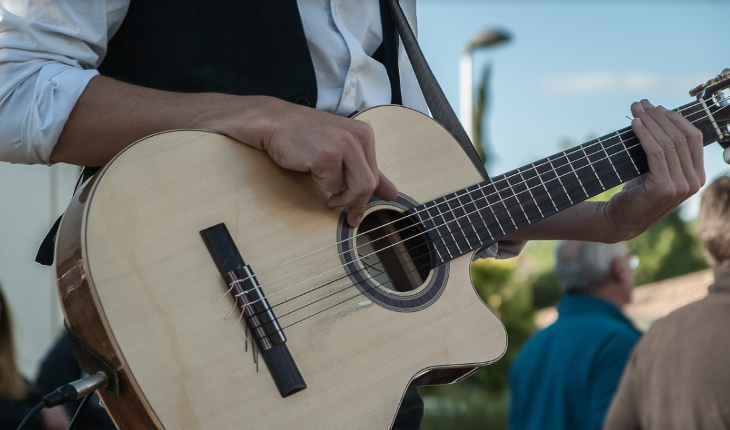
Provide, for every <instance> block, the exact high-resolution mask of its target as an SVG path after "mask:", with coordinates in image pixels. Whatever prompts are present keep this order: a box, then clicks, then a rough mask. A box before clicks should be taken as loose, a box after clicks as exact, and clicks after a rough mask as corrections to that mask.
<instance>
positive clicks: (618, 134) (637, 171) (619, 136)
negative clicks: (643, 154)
mask: <svg viewBox="0 0 730 430" xmlns="http://www.w3.org/2000/svg"><path fill="white" fill-rule="evenodd" d="M619 131H620V130H619ZM619 131H617V132H616V136H617V137H618V140H619V141H620V142H621V146H622V147H623V150H624V151H626V155H629V150H628V147H627V145H626V142H624V139H623V137H621V133H620V132H619ZM637 144H638V142H637ZM629 160H631V164H632V165H633V166H634V169H635V170H636V175H637V176H638V175H641V172H640V171H639V166H637V165H636V163H634V160H633V159H632V158H631V156H629Z"/></svg>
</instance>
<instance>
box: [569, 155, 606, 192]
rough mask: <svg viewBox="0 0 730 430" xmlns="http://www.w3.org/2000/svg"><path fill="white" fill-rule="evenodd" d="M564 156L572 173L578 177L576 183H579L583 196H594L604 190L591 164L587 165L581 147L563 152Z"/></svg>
mask: <svg viewBox="0 0 730 430" xmlns="http://www.w3.org/2000/svg"><path fill="white" fill-rule="evenodd" d="M565 157H566V158H567V159H568V162H569V163H570V166H571V167H572V170H573V173H574V174H575V175H576V176H577V177H578V183H579V184H580V187H581V190H582V191H583V194H584V195H585V198H588V197H592V196H595V195H596V194H600V193H601V192H602V191H604V190H605V189H604V188H603V185H602V184H601V182H600V179H599V178H598V175H597V174H596V173H595V172H594V171H593V169H592V168H591V166H589V164H588V158H587V157H586V156H585V153H584V151H583V150H582V149H581V148H574V149H570V150H568V151H567V152H566V153H565ZM577 197H580V196H577Z"/></svg>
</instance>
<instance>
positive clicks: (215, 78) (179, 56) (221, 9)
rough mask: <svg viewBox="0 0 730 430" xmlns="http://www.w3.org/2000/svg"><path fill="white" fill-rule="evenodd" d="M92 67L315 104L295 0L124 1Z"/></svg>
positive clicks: (184, 88) (162, 85)
mask: <svg viewBox="0 0 730 430" xmlns="http://www.w3.org/2000/svg"><path fill="white" fill-rule="evenodd" d="M99 71H100V72H101V74H102V75H105V76H109V77H111V78H115V79H118V80H121V81H124V82H128V83H131V84H135V85H141V86H144V87H149V88H155V89H159V90H166V91H177V92H219V93H227V94H235V95H254V94H255V95H270V96H274V97H277V98H280V99H283V100H287V101H290V102H298V103H301V104H306V105H309V106H313V107H314V106H316V103H317V81H316V78H315V75H314V66H313V65H312V59H311V56H310V54H309V48H308V46H307V41H306V38H305V36H304V29H303V27H302V22H301V19H300V18H299V9H298V7H297V2H296V0H265V1H245V0H238V1H230V0H205V1H196V0H192V1H186V0H140V1H131V2H130V6H129V11H128V12H127V16H126V17H125V19H124V22H123V23H122V25H121V27H120V28H119V30H118V31H117V33H116V34H115V35H114V37H112V39H111V41H110V42H109V46H108V52H107V55H106V57H105V58H104V61H103V62H102V64H101V66H100V67H99Z"/></svg>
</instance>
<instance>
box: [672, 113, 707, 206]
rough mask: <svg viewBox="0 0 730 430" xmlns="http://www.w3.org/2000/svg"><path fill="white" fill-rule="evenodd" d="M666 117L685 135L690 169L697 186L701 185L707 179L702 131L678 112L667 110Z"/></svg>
mask: <svg viewBox="0 0 730 430" xmlns="http://www.w3.org/2000/svg"><path fill="white" fill-rule="evenodd" d="M667 117H668V118H669V120H670V121H672V122H673V123H674V125H675V126H676V127H677V128H678V129H679V130H680V131H681V132H682V133H683V134H684V136H685V137H686V139H687V149H688V151H689V153H690V157H691V159H692V170H693V171H694V172H695V175H696V177H697V179H698V183H699V186H700V187H702V185H704V184H705V180H706V179H707V177H706V175H705V160H704V152H703V150H702V149H703V142H704V137H703V136H702V132H701V131H700V130H699V129H698V128H697V127H695V126H694V125H693V124H692V123H691V122H690V121H689V120H687V118H685V117H684V116H682V115H681V114H679V113H678V112H673V111H669V110H667ZM698 189H699V188H698ZM696 191H697V190H695V192H696Z"/></svg>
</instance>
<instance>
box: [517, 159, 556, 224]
mask: <svg viewBox="0 0 730 430" xmlns="http://www.w3.org/2000/svg"><path fill="white" fill-rule="evenodd" d="M519 174H520V177H521V178H522V182H524V183H525V187H526V188H527V191H528V192H529V193H530V197H532V200H533V201H534V202H535V207H536V208H537V211H538V212H539V213H540V218H545V217H546V216H547V215H551V214H552V213H553V209H554V208H555V207H554V205H553V201H552V200H551V199H550V195H549V194H548V191H547V188H545V184H544V183H543V182H542V180H541V178H540V176H538V174H537V172H536V171H535V169H523V170H520V171H519ZM543 206H545V207H544V208H543ZM556 210H557V209H556Z"/></svg>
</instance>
